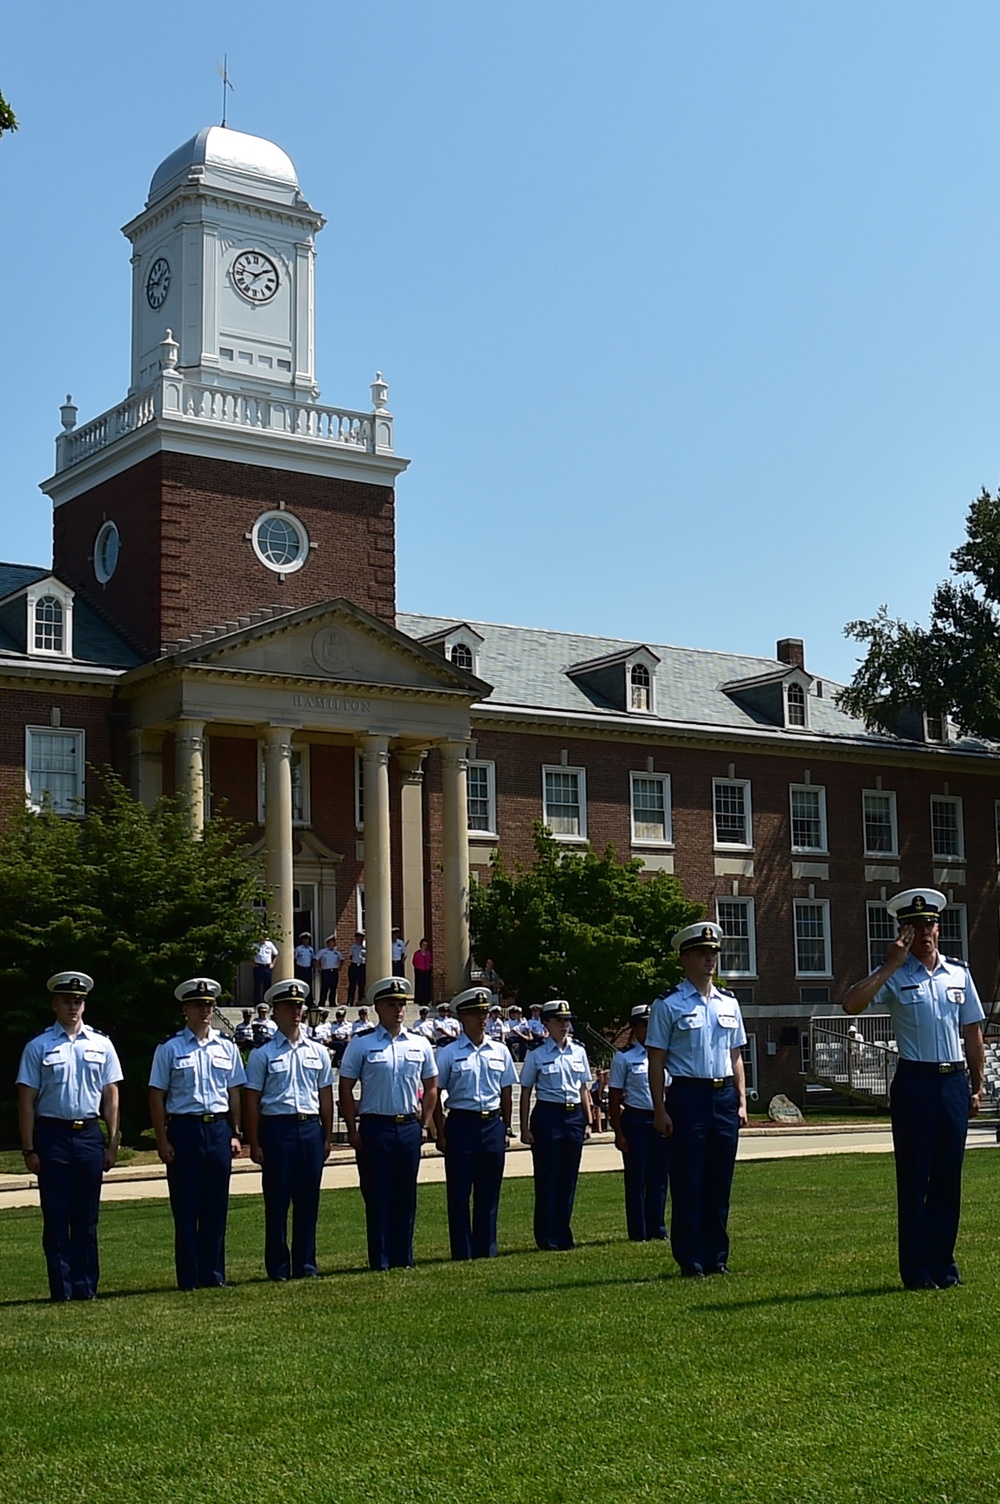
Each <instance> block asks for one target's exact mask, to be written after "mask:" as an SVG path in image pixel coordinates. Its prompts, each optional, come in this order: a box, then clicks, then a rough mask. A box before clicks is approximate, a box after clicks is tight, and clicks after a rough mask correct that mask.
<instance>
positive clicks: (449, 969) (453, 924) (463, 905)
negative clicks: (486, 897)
mask: <svg viewBox="0 0 1000 1504" xmlns="http://www.w3.org/2000/svg"><path fill="white" fill-rule="evenodd" d="M467 752H468V744H467V743H466V742H444V743H443V744H442V746H441V793H442V804H443V811H442V814H443V821H442V823H443V827H444V828H443V837H444V852H443V856H444V963H445V986H446V987H447V989H448V992H449V993H450V994H452V995H454V994H455V993H456V992H461V990H462V988H463V987H467V986H468V985H469V961H470V944H469V807H468V803H467V799H466V776H465V775H466V772H467V770H468V766H469V763H468V757H467V755H466V754H467Z"/></svg>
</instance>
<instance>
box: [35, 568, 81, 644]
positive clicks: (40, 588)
mask: <svg viewBox="0 0 1000 1504" xmlns="http://www.w3.org/2000/svg"><path fill="white" fill-rule="evenodd" d="M27 609H28V621H27V628H28V631H27V638H28V641H27V649H28V652H29V653H42V654H44V655H45V656H46V657H47V658H72V656H73V595H72V592H71V591H69V590H65V589H64V588H63V587H62V586H61V585H59V584H58V582H57V581H56V580H53V579H52V578H51V577H50V578H49V579H47V580H39V581H38V583H37V585H36V586H34V588H32V589H31V590H29V591H28V593H27Z"/></svg>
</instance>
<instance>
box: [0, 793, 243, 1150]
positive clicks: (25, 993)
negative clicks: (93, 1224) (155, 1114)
mask: <svg viewBox="0 0 1000 1504" xmlns="http://www.w3.org/2000/svg"><path fill="white" fill-rule="evenodd" d="M265 894H266V890H265V888H264V887H263V884H262V879H261V876H260V871H259V863H258V862H257V860H256V859H255V858H254V857H253V856H252V855H251V854H250V848H249V846H248V844H247V842H246V839H245V836H244V832H243V829H242V827H240V826H237V825H235V824H234V823H233V822H231V821H229V820H226V819H221V818H216V819H213V820H210V821H209V822H208V823H207V824H206V826H205V832H204V836H203V837H202V839H200V840H199V839H196V838H195V837H194V835H193V834H192V832H191V825H190V819H189V816H188V810H187V806H186V803H185V801H184V800H183V799H179V798H178V799H162V800H160V801H159V802H158V803H157V804H156V805H155V807H154V808H153V809H152V810H147V809H145V808H144V807H143V806H142V805H141V804H139V803H138V802H137V801H136V800H135V799H133V798H132V797H131V795H130V794H129V792H128V790H127V789H126V788H125V787H124V785H123V784H122V783H121V781H120V779H118V778H117V777H116V776H115V775H114V774H111V773H108V774H106V775H104V779H103V791H102V795H101V798H100V799H99V800H98V801H97V802H96V803H95V804H94V806H93V808H92V809H91V810H90V811H89V813H88V814H87V816H86V817H85V818H84V819H80V820H67V819H65V818H63V817H61V816H59V815H56V814H54V813H53V812H52V811H51V810H50V809H43V810H41V812H39V813H33V812H31V811H30V810H28V809H26V808H24V806H23V805H21V806H19V807H18V808H16V809H14V810H12V811H10V813H9V819H8V823H7V826H6V828H5V829H4V830H3V831H2V832H0V915H2V916H3V918H2V921H0V926H2V927H0V998H2V1000H3V1001H2V1004H0V1072H2V1076H3V1079H4V1080H5V1081H7V1082H8V1083H9V1082H11V1081H12V1080H13V1078H14V1075H15V1074H16V1066H17V1060H18V1057H19V1055H20V1051H21V1049H22V1048H23V1046H24V1043H25V1041H26V1040H27V1039H29V1038H31V1036H32V1035H34V1034H36V1033H37V1032H38V1031H39V1029H41V1028H44V1027H45V1026H46V1025H47V1024H48V1023H50V1022H51V1017H52V1015H51V1008H50V1004H49V995H48V992H47V990H46V986H45V983H46V980H47V979H48V977H50V976H51V975H52V974H53V973H54V972H56V971H63V970H66V969H68V968H70V967H79V969H80V970H81V971H86V972H89V974H90V975H91V976H92V977H93V978H94V983H95V985H94V991H93V994H92V997H91V999H90V1001H89V1002H88V1005H87V1022H88V1023H90V1024H93V1025H94V1026H95V1027H96V1028H99V1029H101V1030H103V1031H104V1032H105V1033H107V1034H109V1035H110V1036H111V1039H112V1040H113V1042H114V1045H115V1048H116V1049H117V1051H118V1053H119V1056H120V1057H121V1062H122V1069H123V1071H124V1073H125V1083H124V1085H123V1088H122V1093H123V1095H122V1104H123V1114H124V1117H125V1121H126V1125H127V1127H128V1129H129V1130H130V1131H132V1132H134V1131H135V1130H136V1129H137V1128H141V1127H144V1126H145V1124H146V1122H147V1121H148V1119H147V1117H146V1106H145V1097H146V1089H145V1087H146V1081H147V1080H148V1074H149V1062H150V1057H151V1055H152V1053H153V1049H154V1048H155V1046H156V1045H157V1044H158V1043H159V1041H160V1040H161V1039H163V1038H164V1036H165V1035H166V1034H168V1033H172V1032H173V1031H174V1030H175V1029H176V1028H178V1027H179V1024H180V1019H179V1011H178V1006H177V1002H176V999H175V998H174V995H173V991H174V988H175V986H176V985H177V983H178V982H180V981H183V980H184V978H185V977H189V976H197V975H200V974H205V975H208V976H213V977H215V978H216V980H217V981H219V982H220V983H221V984H222V986H223V988H225V989H231V988H232V985H233V981H234V978H235V972H236V967H237V966H238V964H239V963H240V962H241V961H244V960H246V959H247V957H248V956H250V955H251V953H252V950H253V947H254V945H255V944H256V943H258V942H259V941H260V940H261V939H262V938H263V930H264V919H263V915H262V910H261V908H260V907H259V905H260V903H261V902H262V901H263V899H264V897H265ZM255 905H257V907H255ZM3 1098H4V1099H5V1101H6V1102H8V1103H9V1100H10V1093H9V1090H8V1091H7V1092H4V1093H3ZM10 1121H11V1120H10V1119H8V1121H7V1123H5V1125H4V1128H5V1132H6V1130H7V1129H8V1128H9V1126H10Z"/></svg>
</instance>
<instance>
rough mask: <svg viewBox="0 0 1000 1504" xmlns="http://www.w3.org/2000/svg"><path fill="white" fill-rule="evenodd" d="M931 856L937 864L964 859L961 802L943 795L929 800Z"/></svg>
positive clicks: (936, 795)
mask: <svg viewBox="0 0 1000 1504" xmlns="http://www.w3.org/2000/svg"><path fill="white" fill-rule="evenodd" d="M931 855H932V856H933V858H934V860H935V861H939V862H956V861H957V862H960V861H962V860H963V859H964V857H965V833H964V831H963V829H962V801H961V799H955V798H952V797H951V796H949V795H945V794H935V795H934V796H933V797H932V799H931Z"/></svg>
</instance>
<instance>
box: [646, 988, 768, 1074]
mask: <svg viewBox="0 0 1000 1504" xmlns="http://www.w3.org/2000/svg"><path fill="white" fill-rule="evenodd" d="M746 1042H747V1036H746V1031H745V1029H744V1028H743V1015H742V1014H741V1013H740V1005H739V1003H738V1002H737V1001H736V999H735V998H734V997H733V995H732V993H731V992H722V991H720V989H719V988H718V987H716V985H715V983H714V982H713V983H712V987H711V991H710V992H709V994H708V997H707V998H704V997H702V995H701V993H700V992H699V991H698V989H697V987H696V986H695V985H694V983H693V982H689V981H688V979H687V977H685V978H684V980H683V981H682V982H680V983H678V985H677V986H676V987H675V988H674V989H673V990H672V991H671V992H668V993H667V994H666V996H664V997H658V998H657V999H656V1002H655V1003H654V1004H653V1011H652V1013H651V1014H650V1017H649V1027H648V1028H647V1030H646V1048H647V1049H656V1050H666V1052H667V1069H668V1070H669V1072H670V1074H671V1076H675V1077H676V1076H694V1077H696V1078H700V1079H702V1080H706V1079H710V1080H718V1079H719V1078H720V1077H721V1076H731V1075H732V1074H733V1062H732V1055H731V1053H730V1052H731V1051H732V1050H735V1049H738V1048H740V1047H741V1046H742V1045H745V1044H746Z"/></svg>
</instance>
